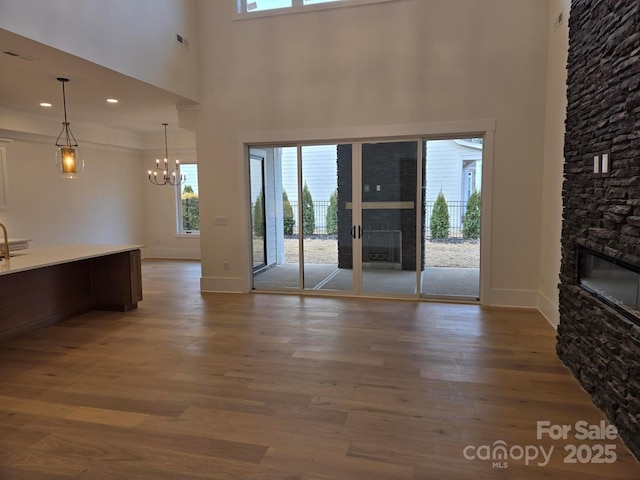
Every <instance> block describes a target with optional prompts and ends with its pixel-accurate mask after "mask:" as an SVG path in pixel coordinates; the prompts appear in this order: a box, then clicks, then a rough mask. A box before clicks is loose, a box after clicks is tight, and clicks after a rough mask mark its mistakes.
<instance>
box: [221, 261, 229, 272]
mask: <svg viewBox="0 0 640 480" xmlns="http://www.w3.org/2000/svg"><path fill="white" fill-rule="evenodd" d="M222 268H223V269H224V271H225V272H228V271H229V262H226V261H225V262H222Z"/></svg>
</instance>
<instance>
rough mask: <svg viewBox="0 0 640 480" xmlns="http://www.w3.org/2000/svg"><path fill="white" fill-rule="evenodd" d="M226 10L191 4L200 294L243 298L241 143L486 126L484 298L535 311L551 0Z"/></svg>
mask: <svg viewBox="0 0 640 480" xmlns="http://www.w3.org/2000/svg"><path fill="white" fill-rule="evenodd" d="M233 9H234V2H210V1H206V0H199V1H198V22H199V23H198V31H199V44H200V46H201V50H202V51H203V52H206V55H202V56H201V85H203V86H206V88H203V89H202V91H201V105H202V110H201V112H200V115H199V117H198V129H197V148H198V156H199V169H200V178H201V184H200V198H201V218H202V227H201V232H202V237H203V242H202V260H203V266H202V268H203V273H202V274H203V278H202V282H201V284H202V287H203V289H205V290H231V291H242V290H246V289H247V288H248V286H249V281H248V279H249V275H250V265H249V264H248V259H249V255H248V252H249V245H248V238H249V237H248V220H247V214H248V213H247V212H248V208H247V207H246V197H247V187H246V183H245V165H244V158H243V151H242V149H241V148H240V146H239V145H238V143H237V142H238V139H239V138H240V137H241V136H242V134H243V133H246V132H272V133H273V136H274V137H276V136H277V132H289V133H287V136H289V137H297V138H282V140H283V141H285V140H301V141H302V140H304V135H305V134H304V132H305V131H312V130H318V129H332V130H333V131H335V132H336V134H340V132H344V131H345V129H349V128H351V129H353V128H357V127H369V126H371V127H375V126H384V125H405V124H421V123H434V122H436V123H440V122H449V121H451V122H455V121H469V120H479V119H495V120H496V125H497V127H496V132H495V145H494V147H495V148H494V153H495V155H494V162H493V178H492V182H493V196H492V199H493V202H492V204H493V212H492V219H493V225H492V228H491V230H492V235H491V240H492V243H491V249H492V254H491V285H490V291H489V292H488V295H487V298H486V300H487V302H488V303H493V304H503V305H520V306H535V305H536V303H537V291H538V283H539V267H540V265H539V255H540V236H539V235H538V234H537V232H539V231H540V222H541V196H542V195H541V194H542V161H543V155H544V150H543V140H544V115H545V93H546V92H545V81H546V77H545V72H546V54H547V50H546V46H547V45H546V44H547V37H546V32H547V21H548V8H547V2H543V1H540V0H518V1H517V2H514V1H513V0H493V1H491V2H484V1H478V0H447V1H446V2H443V1H441V0H404V1H400V2H390V3H382V4H374V5H367V6H361V7H353V8H341V9H332V10H326V11H322V12H312V13H300V14H292V15H282V16H274V17H268V18H260V19H252V20H239V21H233V20H232V17H233ZM291 132H293V133H291ZM295 132H298V134H296V133H295ZM425 133H428V132H425ZM282 136H283V137H284V136H285V135H284V134H282ZM338 138H339V137H338ZM205 187H206V188H205ZM214 217H226V218H227V219H228V224H227V225H226V226H221V225H214ZM532 233H533V234H532ZM225 261H228V262H230V263H229V270H228V271H227V270H224V268H223V267H224V263H223V262H225Z"/></svg>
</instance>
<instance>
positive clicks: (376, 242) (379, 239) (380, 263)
mask: <svg viewBox="0 0 640 480" xmlns="http://www.w3.org/2000/svg"><path fill="white" fill-rule="evenodd" d="M362 260H363V262H364V263H368V264H370V266H372V267H373V266H377V267H382V268H385V267H386V268H396V267H397V268H398V269H401V268H402V232H401V231H400V230H365V231H364V232H363V234H362Z"/></svg>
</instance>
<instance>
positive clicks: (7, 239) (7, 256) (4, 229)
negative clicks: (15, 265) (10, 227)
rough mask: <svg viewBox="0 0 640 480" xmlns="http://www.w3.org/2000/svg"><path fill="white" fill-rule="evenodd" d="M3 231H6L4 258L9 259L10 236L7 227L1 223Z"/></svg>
mask: <svg viewBox="0 0 640 480" xmlns="http://www.w3.org/2000/svg"><path fill="white" fill-rule="evenodd" d="M0 227H2V231H3V232H4V258H5V259H6V260H9V236H8V235H7V227H5V226H4V225H3V224H2V223H0Z"/></svg>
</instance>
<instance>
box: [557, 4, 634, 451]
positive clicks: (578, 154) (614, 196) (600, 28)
mask: <svg viewBox="0 0 640 480" xmlns="http://www.w3.org/2000/svg"><path fill="white" fill-rule="evenodd" d="M569 31H570V33H569V35H570V37H569V62H568V81H567V100H568V106H567V120H566V135H565V167H564V168H565V169H564V177H565V180H564V185H563V205H564V211H563V226H562V265H561V273H560V286H559V288H560V324H559V326H558V337H557V338H558V342H557V352H558V355H559V357H560V358H561V360H562V361H563V362H564V363H565V364H566V365H567V366H568V367H569V368H570V369H571V371H572V372H573V374H574V375H575V376H576V378H577V379H578V380H579V381H580V383H581V384H582V386H583V387H584V389H585V390H586V391H587V392H588V393H589V394H590V395H591V397H592V399H593V402H594V403H595V405H596V406H598V407H599V408H600V409H601V410H602V411H603V412H604V413H605V415H606V416H607V417H608V419H609V420H610V422H611V423H612V424H614V425H615V426H616V427H617V428H618V431H619V433H620V436H621V438H622V439H623V440H624V441H625V443H626V444H627V445H628V447H629V449H630V450H631V451H632V452H633V454H634V455H635V456H636V458H639V459H640V325H639V324H638V321H637V317H635V314H634V313H633V312H631V311H629V310H630V308H631V306H630V304H631V302H632V299H631V297H627V295H632V294H633V292H632V291H633V288H634V287H633V282H634V281H637V278H636V274H637V272H640V33H638V32H640V4H639V3H638V2H631V1H628V2H627V1H623V2H621V1H613V0H574V1H573V2H572V7H571V15H570V19H569ZM612 280H615V282H613V281H612ZM618 281H620V282H621V283H624V284H625V289H626V291H627V293H624V294H623V293H620V291H617V292H616V291H615V288H613V290H614V291H613V292H612V291H607V290H609V287H612V285H613V284H614V283H616V282H618ZM636 293H637V292H636ZM620 296H622V297H623V298H620ZM608 297H613V298H608ZM616 297H617V298H616ZM635 301H636V302H637V299H636V300H635ZM619 303H623V304H627V303H628V304H629V305H627V308H621V305H619ZM636 305H637V303H636Z"/></svg>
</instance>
